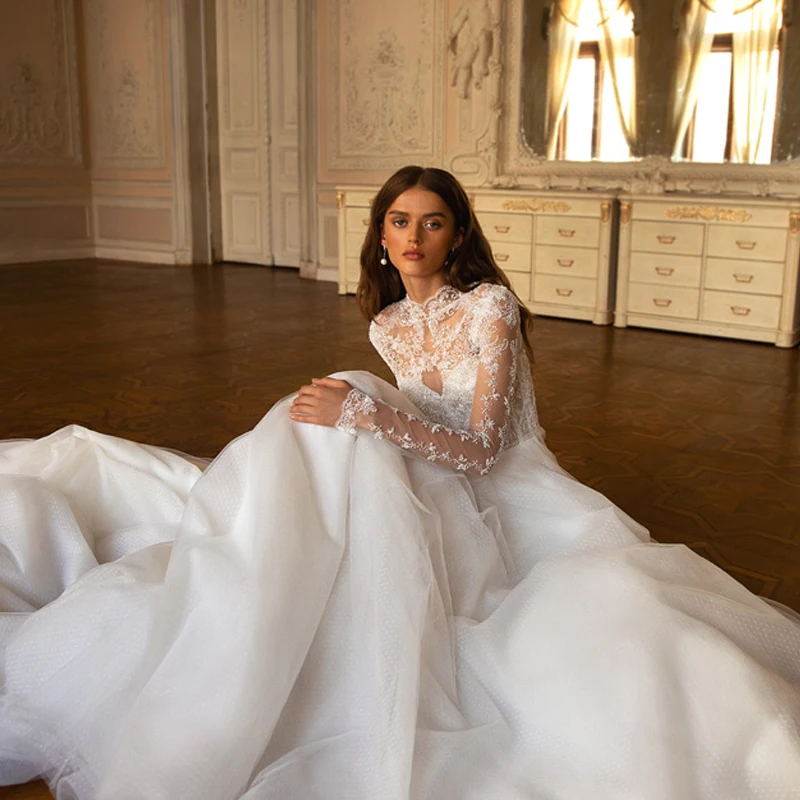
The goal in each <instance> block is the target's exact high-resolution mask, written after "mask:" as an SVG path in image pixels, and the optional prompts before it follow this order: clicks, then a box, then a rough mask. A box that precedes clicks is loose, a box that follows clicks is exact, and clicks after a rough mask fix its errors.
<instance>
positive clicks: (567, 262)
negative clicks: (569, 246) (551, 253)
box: [556, 258, 575, 267]
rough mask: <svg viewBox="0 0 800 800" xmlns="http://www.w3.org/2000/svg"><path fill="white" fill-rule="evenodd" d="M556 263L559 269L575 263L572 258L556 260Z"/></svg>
mask: <svg viewBox="0 0 800 800" xmlns="http://www.w3.org/2000/svg"><path fill="white" fill-rule="evenodd" d="M556 263H557V264H558V266H559V267H571V266H572V265H573V264H574V263H575V259H574V258H557V259H556Z"/></svg>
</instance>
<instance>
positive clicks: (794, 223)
mask: <svg viewBox="0 0 800 800" xmlns="http://www.w3.org/2000/svg"><path fill="white" fill-rule="evenodd" d="M789 230H790V231H791V232H792V233H800V211H790V212H789Z"/></svg>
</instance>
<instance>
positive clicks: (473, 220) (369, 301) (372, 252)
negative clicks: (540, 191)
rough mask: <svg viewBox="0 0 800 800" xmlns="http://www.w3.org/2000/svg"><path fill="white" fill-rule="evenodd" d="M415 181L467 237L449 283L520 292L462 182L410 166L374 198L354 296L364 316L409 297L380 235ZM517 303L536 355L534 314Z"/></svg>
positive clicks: (452, 262)
mask: <svg viewBox="0 0 800 800" xmlns="http://www.w3.org/2000/svg"><path fill="white" fill-rule="evenodd" d="M415 186H421V187H422V188H423V189H427V190H428V191H429V192H435V193H436V194H438V195H439V197H441V198H442V200H443V201H444V202H445V203H446V204H447V207H448V208H449V209H450V211H451V212H452V214H453V217H454V218H455V230H456V231H460V232H461V235H462V237H463V238H462V242H461V245H460V246H459V248H458V250H456V251H455V254H454V255H453V256H452V257H450V258H448V261H447V262H446V264H445V270H446V271H447V282H448V283H449V284H450V285H451V286H454V287H455V288H456V289H458V290H459V291H460V292H469V291H472V290H473V289H474V288H475V287H476V286H480V284H482V283H494V284H498V285H500V286H505V287H506V289H508V290H509V291H510V292H511V293H512V294H513V295H514V297H517V294H516V292H515V291H514V290H513V288H512V287H511V282H510V281H509V280H508V278H507V277H506V275H505V273H504V272H503V270H501V269H500V267H498V266H497V264H496V263H495V260H494V256H493V255H492V248H491V246H490V245H489V242H488V241H487V240H486V236H484V233H483V230H481V226H480V223H479V222H478V219H477V217H476V216H475V212H474V211H473V210H472V206H471V205H470V202H469V198H468V197H467V193H466V192H465V191H464V187H463V186H462V185H461V184H460V183H459V182H458V180H457V179H456V178H455V177H454V176H453V175H451V174H450V173H449V172H447V171H445V170H443V169H436V168H435V167H417V166H409V167H403V168H402V169H399V170H398V171H397V172H395V173H394V175H392V177H391V178H389V180H387V181H386V183H384V184H383V186H382V187H381V188H380V190H379V191H378V193H377V194H376V195H375V197H374V198H373V200H372V205H371V207H370V215H369V228H368V230H367V235H366V237H365V239H364V244H363V246H362V248H361V277H360V278H359V281H358V289H357V290H356V300H357V301H358V306H359V308H360V309H361V312H362V313H363V314H364V316H365V317H366V318H367V319H368V320H370V321H371V320H372V319H374V318H375V317H376V316H377V315H378V314H379V313H380V312H381V311H382V310H383V309H384V308H386V306H389V305H391V304H392V303H396V302H397V301H398V300H402V299H403V298H404V297H405V296H406V290H405V287H404V286H403V281H402V280H401V279H400V273H399V272H398V271H397V269H396V268H395V266H394V265H393V264H392V263H391V262H389V263H388V264H387V265H385V266H384V265H383V264H381V262H380V259H381V256H382V254H383V248H382V246H381V238H382V233H383V221H384V217H385V216H386V212H387V211H388V210H389V209H390V208H391V205H392V203H394V201H395V200H396V199H397V198H398V197H399V196H400V195H401V194H402V193H403V192H405V191H407V190H408V189H412V188H413V187H415ZM517 303H518V304H519V314H520V327H521V331H522V339H523V341H524V343H525V348H526V349H527V351H528V355H529V356H532V352H531V344H530V339H529V338H528V329H529V327H530V324H531V318H532V315H531V313H530V311H528V309H527V308H526V307H525V306H524V305H523V304H522V301H521V300H520V299H519V297H517ZM531 360H532V358H531Z"/></svg>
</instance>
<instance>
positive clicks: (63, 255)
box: [0, 244, 95, 264]
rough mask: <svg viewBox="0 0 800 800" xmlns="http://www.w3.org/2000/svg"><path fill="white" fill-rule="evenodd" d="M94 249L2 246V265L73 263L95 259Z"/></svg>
mask: <svg viewBox="0 0 800 800" xmlns="http://www.w3.org/2000/svg"><path fill="white" fill-rule="evenodd" d="M94 255H95V251H94V247H92V246H91V245H88V244H78V245H75V246H74V247H69V246H65V245H63V244H62V245H55V244H54V245H44V246H42V245H30V246H29V247H27V246H22V245H19V246H17V247H8V246H6V247H2V246H0V264H33V263H36V262H37V261H72V260H75V259H85V258H94Z"/></svg>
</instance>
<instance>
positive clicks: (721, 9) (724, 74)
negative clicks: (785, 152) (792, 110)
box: [679, 0, 782, 164]
mask: <svg viewBox="0 0 800 800" xmlns="http://www.w3.org/2000/svg"><path fill="white" fill-rule="evenodd" d="M770 6H771V7H772V9H773V11H772V12H770ZM781 24H782V19H781V12H780V7H779V5H778V4H776V3H775V2H774V0H758V2H756V3H755V4H754V5H752V6H750V7H746V8H744V10H742V11H738V12H737V11H736V9H735V5H734V3H733V2H730V0H728V2H718V4H717V6H715V7H714V11H713V13H709V14H708V15H707V20H706V23H705V34H706V36H707V37H708V38H709V39H710V41H709V42H708V45H707V46H709V47H710V51H709V52H708V53H707V54H706V55H705V56H704V57H702V60H701V61H700V62H699V63H700V66H699V75H698V77H697V88H696V92H697V100H696V105H695V106H694V110H693V111H692V114H691V117H690V118H689V120H688V125H687V128H686V135H685V137H684V138H683V141H682V143H681V145H680V151H679V155H682V156H683V157H684V158H686V159H689V160H691V161H703V162H708V163H722V162H725V161H738V162H745V163H755V164H768V163H769V162H770V160H771V157H772V143H773V138H774V132H775V114H776V109H777V100H778V75H779V72H780V57H781V55H780V54H781V35H780V28H781ZM737 34H738V37H739V38H738V41H737ZM743 34H744V36H742V35H743Z"/></svg>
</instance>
